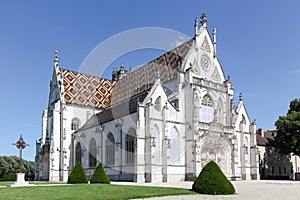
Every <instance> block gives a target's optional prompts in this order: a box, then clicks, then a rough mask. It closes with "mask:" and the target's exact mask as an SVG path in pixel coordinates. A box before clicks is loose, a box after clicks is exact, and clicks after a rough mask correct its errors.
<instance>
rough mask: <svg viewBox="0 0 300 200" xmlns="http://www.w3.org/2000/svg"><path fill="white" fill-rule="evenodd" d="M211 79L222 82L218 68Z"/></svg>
mask: <svg viewBox="0 0 300 200" xmlns="http://www.w3.org/2000/svg"><path fill="white" fill-rule="evenodd" d="M211 78H212V79H213V80H215V81H220V80H221V78H220V74H219V72H218V70H217V68H215V70H214V72H213V74H212V76H211Z"/></svg>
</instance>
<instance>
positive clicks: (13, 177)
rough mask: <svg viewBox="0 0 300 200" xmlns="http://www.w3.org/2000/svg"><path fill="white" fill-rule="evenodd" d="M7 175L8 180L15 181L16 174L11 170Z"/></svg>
mask: <svg viewBox="0 0 300 200" xmlns="http://www.w3.org/2000/svg"><path fill="white" fill-rule="evenodd" d="M7 177H8V179H7V180H8V181H16V175H15V174H14V173H12V172H10V173H9V174H8V176H7Z"/></svg>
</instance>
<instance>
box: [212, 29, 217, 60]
mask: <svg viewBox="0 0 300 200" xmlns="http://www.w3.org/2000/svg"><path fill="white" fill-rule="evenodd" d="M212 35H213V43H214V56H216V55H217V29H216V27H214V28H213V33H212Z"/></svg>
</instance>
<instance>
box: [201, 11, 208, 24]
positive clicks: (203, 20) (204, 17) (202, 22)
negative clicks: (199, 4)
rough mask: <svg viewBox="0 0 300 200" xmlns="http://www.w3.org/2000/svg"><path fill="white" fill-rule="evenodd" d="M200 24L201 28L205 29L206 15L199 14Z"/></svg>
mask: <svg viewBox="0 0 300 200" xmlns="http://www.w3.org/2000/svg"><path fill="white" fill-rule="evenodd" d="M201 19H202V20H201V22H200V23H201V24H202V26H204V27H206V22H207V18H206V13H202V14H201Z"/></svg>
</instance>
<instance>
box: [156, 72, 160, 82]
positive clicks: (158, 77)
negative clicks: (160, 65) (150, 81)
mask: <svg viewBox="0 0 300 200" xmlns="http://www.w3.org/2000/svg"><path fill="white" fill-rule="evenodd" d="M156 75H157V79H158V80H159V81H160V72H159V69H157V70H156Z"/></svg>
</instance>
